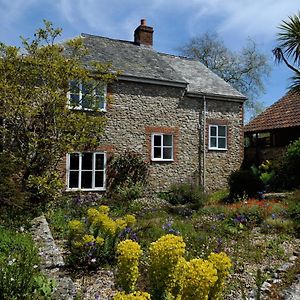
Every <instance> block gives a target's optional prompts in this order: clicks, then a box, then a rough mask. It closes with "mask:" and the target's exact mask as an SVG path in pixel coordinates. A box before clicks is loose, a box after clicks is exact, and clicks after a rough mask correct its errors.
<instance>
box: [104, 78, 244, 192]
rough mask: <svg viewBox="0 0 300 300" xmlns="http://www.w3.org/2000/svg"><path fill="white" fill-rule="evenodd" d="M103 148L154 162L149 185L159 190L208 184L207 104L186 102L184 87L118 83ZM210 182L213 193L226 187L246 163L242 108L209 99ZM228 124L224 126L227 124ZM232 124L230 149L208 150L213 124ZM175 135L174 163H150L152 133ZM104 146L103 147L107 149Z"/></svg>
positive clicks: (112, 91) (232, 103)
mask: <svg viewBox="0 0 300 300" xmlns="http://www.w3.org/2000/svg"><path fill="white" fill-rule="evenodd" d="M110 92H111V93H112V96H113V103H111V104H110V105H109V108H108V111H107V117H108V123H107V127H106V129H105V137H104V138H103V145H106V146H110V147H112V148H113V149H114V151H115V152H116V153H122V152H124V151H125V150H126V149H129V150H134V151H137V152H139V153H140V154H141V155H142V156H143V157H144V159H145V160H146V161H148V162H149V163H150V184H151V187H152V188H153V189H154V190H156V191H158V190H165V189H167V188H168V187H169V186H170V185H171V184H172V183H178V182H186V181H193V182H197V183H198V182H200V183H203V169H202V168H201V166H202V165H203V150H202V149H203V142H202V141H203V139H202V137H203V131H202V130H200V128H201V126H199V123H200V124H202V123H203V99H202V98H193V97H186V96H182V95H183V90H182V89H179V88H172V87H165V86H157V85H150V84H140V83H139V84H136V83H130V82H118V83H117V84H115V85H114V86H113V87H112V88H111V91H110ZM206 118H207V126H206V127H207V128H206V143H205V144H206V145H205V149H206V150H205V166H206V175H205V183H206V187H207V189H208V190H214V189H218V188H221V187H225V186H227V177H228V175H229V174H230V173H231V172H232V171H233V170H236V169H238V168H239V167H240V164H241V162H242V159H243V130H242V126H243V108H242V104H241V103H239V102H234V101H232V102H230V101H227V100H225V101H221V100H211V99H208V100H207V113H206ZM222 122H223V123H222ZM221 123H222V124H226V125H228V150H227V151H211V150H208V126H209V124H221ZM154 132H156V133H172V134H173V136H174V162H152V161H151V140H150V138H151V133H154ZM103 145H102V146H103Z"/></svg>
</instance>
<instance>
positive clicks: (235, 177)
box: [228, 170, 264, 201]
mask: <svg viewBox="0 0 300 300" xmlns="http://www.w3.org/2000/svg"><path fill="white" fill-rule="evenodd" d="M228 184H229V188H230V201H236V200H237V199H238V197H243V195H245V194H246V195H247V196H248V197H255V196H256V195H257V194H258V192H259V191H262V189H263V187H264V186H263V182H262V181H261V179H260V178H258V177H257V176H256V175H254V174H253V172H252V171H251V170H238V171H235V172H232V173H231V174H230V176H229V179H228Z"/></svg>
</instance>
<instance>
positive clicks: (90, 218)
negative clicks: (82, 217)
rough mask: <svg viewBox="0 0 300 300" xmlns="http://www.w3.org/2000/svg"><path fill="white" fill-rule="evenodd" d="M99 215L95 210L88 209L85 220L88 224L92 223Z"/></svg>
mask: <svg viewBox="0 0 300 300" xmlns="http://www.w3.org/2000/svg"><path fill="white" fill-rule="evenodd" d="M98 215H99V211H98V210H97V209H96V208H89V209H88V211H87V218H88V221H89V223H93V222H94V220H95V218H97V217H98Z"/></svg>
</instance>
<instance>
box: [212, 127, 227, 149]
mask: <svg viewBox="0 0 300 300" xmlns="http://www.w3.org/2000/svg"><path fill="white" fill-rule="evenodd" d="M219 127H224V128H225V137H223V136H219ZM211 128H216V135H214V136H212V135H211ZM208 130H209V145H208V149H209V150H220V151H226V150H228V149H227V125H209V129H208ZM211 138H216V147H214V146H212V145H211ZM219 138H225V148H221V147H219Z"/></svg>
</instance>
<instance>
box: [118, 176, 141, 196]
mask: <svg viewBox="0 0 300 300" xmlns="http://www.w3.org/2000/svg"><path fill="white" fill-rule="evenodd" d="M143 190H144V187H143V184H142V182H136V183H134V182H133V181H132V180H131V179H130V178H129V179H128V180H127V181H126V182H124V183H123V184H122V185H119V186H117V187H116V190H115V193H114V200H117V199H116V198H120V201H125V202H128V201H132V200H135V199H138V198H141V197H142V195H143Z"/></svg>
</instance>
